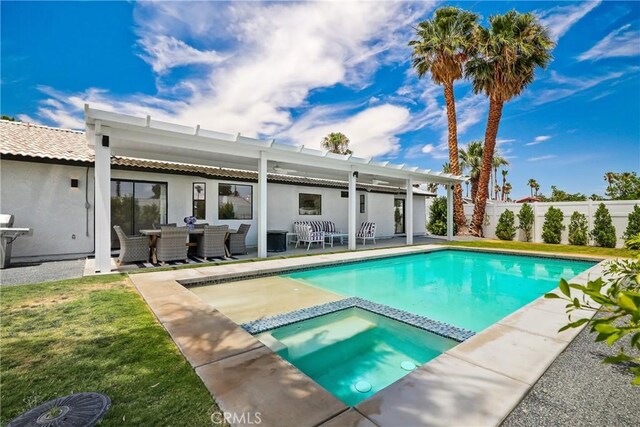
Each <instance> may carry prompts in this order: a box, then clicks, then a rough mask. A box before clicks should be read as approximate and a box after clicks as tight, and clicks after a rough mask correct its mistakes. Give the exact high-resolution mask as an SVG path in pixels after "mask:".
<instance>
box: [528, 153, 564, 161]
mask: <svg viewBox="0 0 640 427" xmlns="http://www.w3.org/2000/svg"><path fill="white" fill-rule="evenodd" d="M556 157H557V156H556V155H555V154H547V155H544V156H538V157H529V158H528V159H527V161H528V162H539V161H541V160H550V159H555V158H556Z"/></svg>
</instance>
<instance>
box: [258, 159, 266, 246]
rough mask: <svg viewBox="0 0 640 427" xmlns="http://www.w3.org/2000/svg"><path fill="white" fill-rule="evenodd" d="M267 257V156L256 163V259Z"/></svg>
mask: <svg viewBox="0 0 640 427" xmlns="http://www.w3.org/2000/svg"><path fill="white" fill-rule="evenodd" d="M266 257H267V154H266V153H265V152H264V151H261V152H260V160H259V161H258V258H266Z"/></svg>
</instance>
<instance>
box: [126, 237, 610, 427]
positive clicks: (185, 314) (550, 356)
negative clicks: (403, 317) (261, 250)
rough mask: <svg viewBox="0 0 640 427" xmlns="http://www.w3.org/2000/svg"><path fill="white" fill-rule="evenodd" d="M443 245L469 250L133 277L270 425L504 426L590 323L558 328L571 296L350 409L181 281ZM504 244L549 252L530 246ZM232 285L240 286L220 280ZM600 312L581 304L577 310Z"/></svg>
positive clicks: (229, 400)
mask: <svg viewBox="0 0 640 427" xmlns="http://www.w3.org/2000/svg"><path fill="white" fill-rule="evenodd" d="M441 249H448V250H468V248H459V249H458V248H452V247H446V246H434V245H429V246H422V247H421V246H412V247H403V248H389V249H381V250H372V251H367V252H360V253H358V252H350V253H341V254H326V255H318V256H314V257H305V258H291V259H273V260H266V261H260V262H252V263H244V264H228V265H219V266H214V267H203V268H195V269H184V270H174V271H162V272H154V273H146V274H135V275H131V276H130V278H131V280H132V281H133V283H134V284H135V286H136V288H137V289H138V291H139V292H140V293H141V295H142V296H143V297H144V299H145V300H146V301H147V303H148V304H149V307H150V308H151V310H152V311H153V312H154V314H155V315H156V317H157V318H158V320H159V321H160V322H161V323H162V324H163V326H164V327H165V328H166V330H167V331H168V332H169V334H170V335H171V337H172V338H173V339H174V341H175V342H176V344H177V345H178V347H179V348H180V350H181V351H182V352H183V354H184V355H185V357H186V359H187V360H188V361H189V362H190V363H191V365H192V366H193V367H194V369H195V370H196V372H197V373H198V375H200V377H201V378H202V380H203V382H204V383H205V385H206V386H207V388H208V389H209V391H210V392H211V393H212V395H213V396H214V398H215V399H216V401H217V402H218V404H219V406H220V408H221V409H222V410H223V411H227V412H235V413H237V414H240V413H246V412H260V413H261V417H262V420H263V423H264V425H310V426H311V425H321V424H323V423H327V425H358V424H359V423H361V425H370V424H367V423H369V422H371V423H375V424H377V425H381V426H387V425H389V426H391V425H394V426H395V425H425V424H427V425H497V424H499V423H500V422H501V421H502V420H503V419H504V418H505V417H506V416H507V415H508V414H509V413H510V412H511V410H512V409H513V408H514V407H515V406H516V405H517V404H518V402H520V400H521V399H522V398H523V397H524V395H525V394H526V393H527V391H528V390H529V389H530V387H531V386H532V385H533V384H534V383H535V382H536V381H537V379H538V378H539V377H540V376H541V375H542V374H543V373H544V372H545V370H546V369H547V368H548V367H549V365H550V364H551V363H552V362H553V360H554V359H555V358H556V357H557V356H558V355H559V354H560V353H561V352H562V351H563V350H564V348H565V347H566V346H567V345H568V344H569V342H570V341H571V340H572V339H573V338H574V337H575V336H576V335H577V334H578V333H579V332H580V330H581V328H580V329H572V330H569V331H566V332H564V333H562V334H558V333H557V330H558V329H559V327H560V326H562V325H564V324H565V323H566V314H565V303H564V302H563V301H561V300H548V299H544V298H539V299H537V300H535V301H533V302H532V303H530V304H528V305H526V306H525V307H522V308H521V309H519V310H517V311H516V312H514V313H512V314H511V315H509V316H507V317H506V318H504V319H502V320H501V321H499V322H498V323H496V324H494V325H492V326H490V327H489V328H487V329H485V330H484V331H482V332H480V333H478V334H476V335H475V336H474V337H472V338H470V339H468V340H466V341H465V342H464V343H462V344H459V345H458V346H456V347H454V348H452V349H451V350H449V351H448V352H446V353H444V354H442V355H441V356H439V357H437V358H436V359H434V360H432V361H430V362H428V363H426V364H425V365H423V366H421V367H420V368H418V369H417V370H415V371H413V372H411V373H410V374H408V375H407V376H405V377H403V378H402V379H400V380H399V381H397V382H395V383H394V384H392V385H390V386H389V387H387V388H385V389H383V390H381V391H380V392H378V393H376V394H375V395H373V396H372V397H371V398H369V399H368V400H366V401H364V402H362V403H360V404H359V405H357V406H356V407H355V408H352V409H348V408H347V407H346V406H345V405H344V404H343V403H341V402H340V401H339V400H338V399H336V398H335V397H333V396H332V395H331V394H329V393H328V392H327V391H325V390H324V389H323V388H322V387H320V386H319V385H317V384H316V383H315V382H314V381H312V380H311V379H310V378H308V377H306V376H305V375H304V374H302V373H301V372H300V371H298V370H297V369H296V368H295V367H293V366H292V365H290V364H289V363H288V362H286V361H284V360H283V359H281V358H280V357H279V356H277V355H276V354H275V353H273V352H272V351H271V350H269V349H268V348H266V347H265V346H264V345H263V344H262V343H260V342H259V341H258V340H257V339H256V338H255V337H253V336H251V335H250V334H249V333H247V332H246V331H245V330H244V329H242V328H240V326H238V325H237V324H236V323H234V322H233V321H232V320H231V319H229V318H228V317H227V316H226V315H225V314H224V310H223V309H221V310H218V307H216V305H215V301H214V300H212V301H211V302H212V305H210V304H208V303H207V302H205V301H204V300H203V299H202V298H200V297H198V296H197V295H196V294H195V293H194V292H192V291H191V290H188V289H187V288H185V287H184V286H182V285H181V284H180V283H178V282H179V281H180V282H183V283H186V282H189V281H191V282H194V281H203V280H212V281H215V280H220V279H229V278H231V277H235V276H239V277H242V278H246V276H248V275H251V274H256V273H260V274H264V273H277V272H278V271H282V270H287V269H291V268H296V267H302V266H305V267H307V266H320V265H333V264H337V263H342V262H349V261H354V260H364V259H371V258H379V257H387V256H393V255H401V254H410V253H420V252H431V251H435V250H441ZM483 252H492V250H489V249H487V250H483ZM494 252H501V253H517V254H523V255H535V256H538V257H540V256H543V257H547V255H546V254H540V253H528V252H523V251H517V252H516V251H494ZM548 257H550V258H567V257H566V256H553V255H551V256H548ZM571 258H574V259H583V260H584V259H590V260H595V259H594V258H593V257H577V256H575V257H571ZM601 274H602V263H600V264H598V265H596V266H594V267H592V268H590V269H589V270H587V271H585V272H583V273H581V274H580V275H578V276H577V277H576V278H574V279H572V280H571V282H574V283H576V282H577V283H586V281H587V280H588V278H595V277H598V276H600V275H601ZM255 280H265V278H263V279H255ZM227 285H228V286H233V284H232V283H228V284H225V285H216V286H227ZM289 306H290V304H289V305H287V307H289ZM227 311H229V308H228V307H227ZM283 311H287V310H283ZM592 314H593V313H592V312H580V313H575V314H574V319H577V318H579V317H581V316H582V317H590V316H591V315H592ZM244 315H247V314H246V313H245V314H242V313H236V315H235V316H236V317H237V318H240V317H241V316H244ZM236 322H238V320H236Z"/></svg>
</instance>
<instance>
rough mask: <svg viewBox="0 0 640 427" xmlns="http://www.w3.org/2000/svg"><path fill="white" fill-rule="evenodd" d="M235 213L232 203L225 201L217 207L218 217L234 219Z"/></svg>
mask: <svg viewBox="0 0 640 427" xmlns="http://www.w3.org/2000/svg"><path fill="white" fill-rule="evenodd" d="M235 217H236V214H235V212H234V209H233V203H230V202H227V203H225V204H224V205H222V206H220V208H219V209H218V218H219V219H234V218H235Z"/></svg>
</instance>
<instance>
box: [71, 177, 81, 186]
mask: <svg viewBox="0 0 640 427" xmlns="http://www.w3.org/2000/svg"><path fill="white" fill-rule="evenodd" d="M78 187H80V180H78V179H76V178H71V188H78Z"/></svg>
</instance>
